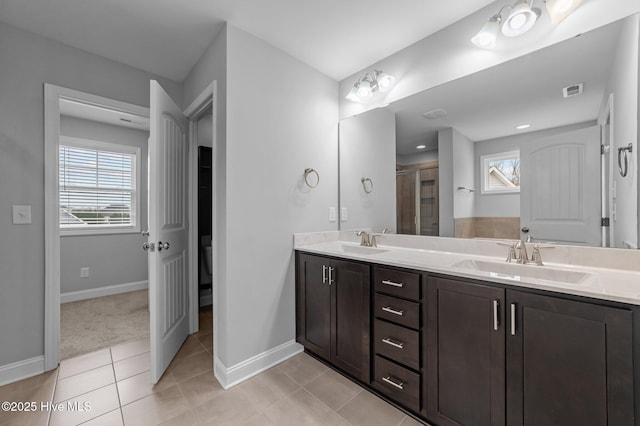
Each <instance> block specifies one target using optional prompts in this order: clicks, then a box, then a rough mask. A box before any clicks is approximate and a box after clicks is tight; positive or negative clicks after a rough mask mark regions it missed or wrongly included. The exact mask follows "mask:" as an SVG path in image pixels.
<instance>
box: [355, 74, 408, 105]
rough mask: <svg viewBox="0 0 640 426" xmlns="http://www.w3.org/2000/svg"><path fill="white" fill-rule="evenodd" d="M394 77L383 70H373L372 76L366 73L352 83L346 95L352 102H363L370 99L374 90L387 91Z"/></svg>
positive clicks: (391, 85) (393, 81)
mask: <svg viewBox="0 0 640 426" xmlns="http://www.w3.org/2000/svg"><path fill="white" fill-rule="evenodd" d="M395 81H396V79H395V78H394V77H393V76H391V75H389V74H387V73H386V72H384V71H380V70H374V71H373V76H372V75H371V74H369V73H366V74H365V75H364V76H362V77H360V78H359V79H358V81H356V83H355V84H354V85H353V87H352V88H351V90H350V91H349V94H348V95H347V96H346V98H347V99H349V100H350V101H352V102H363V101H367V100H369V99H371V98H372V97H373V94H374V93H376V92H380V93H385V92H388V91H389V90H390V89H391V88H392V87H393V84H394V83H395Z"/></svg>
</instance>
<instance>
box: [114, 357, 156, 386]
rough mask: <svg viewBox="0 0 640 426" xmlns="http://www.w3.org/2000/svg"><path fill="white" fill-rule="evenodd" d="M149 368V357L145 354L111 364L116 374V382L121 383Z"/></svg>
mask: <svg viewBox="0 0 640 426" xmlns="http://www.w3.org/2000/svg"><path fill="white" fill-rule="evenodd" d="M150 368H151V355H150V354H149V352H145V353H143V354H140V355H136V356H133V357H131V358H127V359H123V360H122V361H118V362H114V363H113V370H114V371H115V373H116V380H117V381H121V380H124V379H126V378H128V377H131V376H135V375H137V374H140V373H144V372H145V371H149V369H150Z"/></svg>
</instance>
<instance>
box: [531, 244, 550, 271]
mask: <svg viewBox="0 0 640 426" xmlns="http://www.w3.org/2000/svg"><path fill="white" fill-rule="evenodd" d="M552 248H555V246H542V247H540V246H539V245H535V246H533V251H532V252H531V261H532V262H534V263H535V264H536V265H538V266H544V263H542V254H541V253H540V250H541V249H552Z"/></svg>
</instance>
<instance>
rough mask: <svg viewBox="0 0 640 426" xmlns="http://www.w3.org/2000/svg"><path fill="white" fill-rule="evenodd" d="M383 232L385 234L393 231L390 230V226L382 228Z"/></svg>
mask: <svg viewBox="0 0 640 426" xmlns="http://www.w3.org/2000/svg"><path fill="white" fill-rule="evenodd" d="M382 233H383V234H390V233H391V230H390V229H389V228H384V229H383V230H382Z"/></svg>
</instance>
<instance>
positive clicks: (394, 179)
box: [339, 14, 640, 249]
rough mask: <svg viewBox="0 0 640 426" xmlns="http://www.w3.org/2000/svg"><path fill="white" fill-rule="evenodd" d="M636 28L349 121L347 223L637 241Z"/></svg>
mask: <svg viewBox="0 0 640 426" xmlns="http://www.w3.org/2000/svg"><path fill="white" fill-rule="evenodd" d="M639 28H640V15H638V14H635V15H632V16H629V17H627V18H625V19H623V20H620V21H617V22H614V23H611V24H609V25H606V26H603V27H601V28H598V29H595V30H593V31H590V32H587V33H584V34H581V35H580V36H577V37H574V38H572V39H569V40H566V41H563V42H561V43H558V44H555V45H553V46H550V47H547V48H544V49H541V50H538V51H536V52H533V53H531V54H528V55H525V56H522V57H520V58H517V59H514V60H511V61H508V62H505V63H503V64H500V65H497V66H495V67H492V68H490V69H487V70H484V71H481V72H478V73H475V74H472V75H469V76H466V77H463V78H461V79H458V80H454V81H452V82H449V83H447V84H444V85H441V86H438V87H434V88H431V89H429V90H426V91H424V92H421V93H417V94H415V95H412V96H409V97H407V98H404V99H401V100H399V101H396V102H394V103H392V104H390V105H388V106H386V107H384V108H380V109H376V110H372V111H368V112H365V113H363V114H360V115H358V116H355V117H351V118H348V119H345V120H342V121H341V122H340V168H339V169H340V206H341V209H342V212H343V217H342V220H341V222H340V228H341V229H358V228H365V227H366V228H372V229H373V230H374V231H380V230H381V229H383V228H390V229H391V230H392V231H395V232H398V233H403V234H417V235H434V236H445V237H460V238H501V239H504V238H507V239H520V238H523V239H529V240H532V241H540V242H549V243H555V244H572V245H590V246H606V247H618V248H634V249H637V245H638V168H637V167H638V166H637V158H638V156H637V152H638V146H637V143H638V102H639V97H638V80H639V79H638V62H639V60H638V52H639V42H638V34H639ZM630 144H631V145H630ZM629 147H631V148H630V149H629ZM363 179H370V181H366V180H365V181H363ZM367 185H368V186H367ZM603 225H604V226H603Z"/></svg>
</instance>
